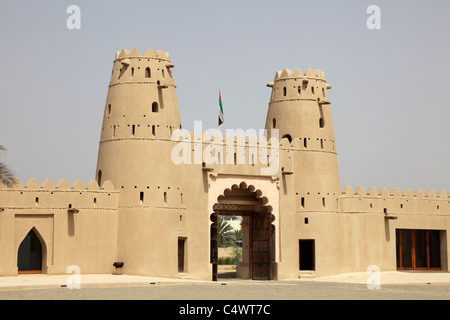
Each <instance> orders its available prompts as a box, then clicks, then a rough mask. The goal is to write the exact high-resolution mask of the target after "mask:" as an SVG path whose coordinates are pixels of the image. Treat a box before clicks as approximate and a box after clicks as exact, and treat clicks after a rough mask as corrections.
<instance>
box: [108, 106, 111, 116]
mask: <svg viewBox="0 0 450 320" xmlns="http://www.w3.org/2000/svg"><path fill="white" fill-rule="evenodd" d="M108 114H111V104H108Z"/></svg>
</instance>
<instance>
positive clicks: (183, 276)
mask: <svg viewBox="0 0 450 320" xmlns="http://www.w3.org/2000/svg"><path fill="white" fill-rule="evenodd" d="M178 279H192V276H191V275H190V274H189V273H179V274H178Z"/></svg>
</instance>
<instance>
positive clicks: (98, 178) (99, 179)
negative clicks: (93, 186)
mask: <svg viewBox="0 0 450 320" xmlns="http://www.w3.org/2000/svg"><path fill="white" fill-rule="evenodd" d="M97 183H98V185H99V186H100V187H101V185H102V170H98V172H97Z"/></svg>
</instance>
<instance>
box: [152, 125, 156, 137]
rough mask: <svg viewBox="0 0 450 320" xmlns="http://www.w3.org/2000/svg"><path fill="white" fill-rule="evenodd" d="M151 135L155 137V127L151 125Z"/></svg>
mask: <svg viewBox="0 0 450 320" xmlns="http://www.w3.org/2000/svg"><path fill="white" fill-rule="evenodd" d="M152 135H155V125H152Z"/></svg>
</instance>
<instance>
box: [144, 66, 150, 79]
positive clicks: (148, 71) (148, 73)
mask: <svg viewBox="0 0 450 320" xmlns="http://www.w3.org/2000/svg"><path fill="white" fill-rule="evenodd" d="M145 77H146V78H150V77H151V71H150V68H149V67H147V68H146V69H145Z"/></svg>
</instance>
